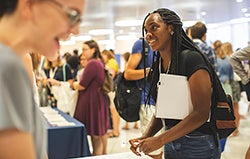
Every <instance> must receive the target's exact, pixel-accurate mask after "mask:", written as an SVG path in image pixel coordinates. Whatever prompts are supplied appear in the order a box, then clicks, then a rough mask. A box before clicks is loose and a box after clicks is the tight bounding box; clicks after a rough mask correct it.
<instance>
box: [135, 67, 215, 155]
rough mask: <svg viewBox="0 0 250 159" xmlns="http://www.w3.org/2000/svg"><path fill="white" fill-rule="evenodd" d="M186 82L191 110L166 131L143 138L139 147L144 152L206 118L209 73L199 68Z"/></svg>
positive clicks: (194, 126) (188, 130) (208, 105)
mask: <svg viewBox="0 0 250 159" xmlns="http://www.w3.org/2000/svg"><path fill="white" fill-rule="evenodd" d="M188 82H189V85H190V92H191V99H192V104H193V111H192V112H191V113H190V114H189V115H188V116H187V117H186V118H184V119H183V120H182V121H181V122H179V123H178V124H177V125H175V126H174V127H172V128H171V129H169V130H168V131H165V132H164V133H162V134H161V135H159V136H157V137H154V138H147V139H145V140H143V141H142V142H141V143H140V146H139V147H140V150H141V151H143V152H144V153H145V154H148V153H150V152H152V151H154V150H157V149H159V148H160V147H162V146H163V145H165V144H166V143H168V142H171V141H174V140H176V139H178V138H180V137H182V136H184V135H186V134H188V133H190V132H192V131H194V130H195V129H197V128H198V127H200V126H201V125H202V124H204V123H205V122H206V121H207V120H208V118H209V114H210V104H211V93H212V92H211V81H210V76H209V73H208V72H207V71H206V70H204V69H200V70H198V71H196V72H195V73H193V74H192V76H191V77H190V78H189V80H188ZM176 111H178V110H176Z"/></svg>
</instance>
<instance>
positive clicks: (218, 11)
mask: <svg viewBox="0 0 250 159" xmlns="http://www.w3.org/2000/svg"><path fill="white" fill-rule="evenodd" d="M160 7H165V8H169V9H171V10H174V11H175V12H177V14H178V15H179V16H180V17H181V18H182V20H183V21H189V20H203V21H205V22H206V23H217V22H222V21H228V20H230V19H235V18H241V17H246V16H244V14H245V13H244V12H242V11H241V9H242V8H247V9H248V11H247V13H250V0H243V2H241V3H239V2H236V0H88V1H87V6H86V11H85V13H84V21H83V23H82V27H81V34H87V33H88V32H89V30H92V29H113V30H114V34H115V35H118V34H126V33H129V32H134V31H135V30H136V32H138V31H139V32H141V26H139V27H131V26H130V27H118V26H115V22H116V21H118V20H125V19H136V20H143V19H144V17H145V16H146V15H147V13H149V12H152V11H153V10H155V9H157V8H160ZM202 12H206V15H202ZM249 18H250V17H249Z"/></svg>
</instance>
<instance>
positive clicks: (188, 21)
mask: <svg viewBox="0 0 250 159" xmlns="http://www.w3.org/2000/svg"><path fill="white" fill-rule="evenodd" d="M198 21H199V20H186V21H183V22H182V23H183V27H189V26H192V25H194V24H195V23H196V22H198Z"/></svg>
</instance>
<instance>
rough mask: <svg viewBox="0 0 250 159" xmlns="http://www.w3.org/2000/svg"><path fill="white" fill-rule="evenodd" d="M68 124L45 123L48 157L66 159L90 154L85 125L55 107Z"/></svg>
mask: <svg viewBox="0 0 250 159" xmlns="http://www.w3.org/2000/svg"><path fill="white" fill-rule="evenodd" d="M54 110H56V111H57V112H58V114H60V115H61V116H62V117H63V118H64V119H65V120H66V121H68V122H70V123H72V124H74V125H70V126H55V125H52V124H51V123H49V122H48V123H47V129H48V157H49V159H66V158H73V157H86V156H90V151H89V145H88V140H87V133H86V128H85V126H84V125H83V124H82V123H80V122H79V121H77V120H76V119H74V118H72V117H71V116H69V115H68V114H66V113H63V112H62V111H60V110H58V109H55V108H54Z"/></svg>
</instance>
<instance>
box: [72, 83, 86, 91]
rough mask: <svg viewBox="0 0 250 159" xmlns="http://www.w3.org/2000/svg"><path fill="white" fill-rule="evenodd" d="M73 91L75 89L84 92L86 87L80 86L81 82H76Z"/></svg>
mask: <svg viewBox="0 0 250 159" xmlns="http://www.w3.org/2000/svg"><path fill="white" fill-rule="evenodd" d="M73 89H74V90H79V91H82V90H84V89H85V87H83V86H82V85H80V83H79V82H74V83H73Z"/></svg>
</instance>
